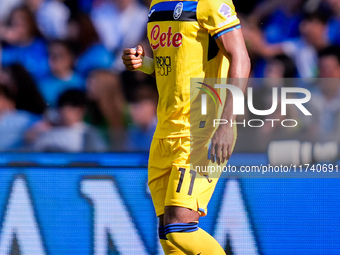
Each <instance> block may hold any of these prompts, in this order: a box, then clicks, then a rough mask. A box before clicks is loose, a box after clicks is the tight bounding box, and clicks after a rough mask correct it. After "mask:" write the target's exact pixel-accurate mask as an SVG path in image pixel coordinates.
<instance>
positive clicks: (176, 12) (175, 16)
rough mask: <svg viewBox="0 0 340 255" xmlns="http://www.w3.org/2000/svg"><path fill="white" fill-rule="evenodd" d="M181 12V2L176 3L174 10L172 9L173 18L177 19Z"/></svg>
mask: <svg viewBox="0 0 340 255" xmlns="http://www.w3.org/2000/svg"><path fill="white" fill-rule="evenodd" d="M182 12H183V3H182V2H180V3H178V4H177V5H176V7H175V10H174V19H179V17H181V15H182Z"/></svg>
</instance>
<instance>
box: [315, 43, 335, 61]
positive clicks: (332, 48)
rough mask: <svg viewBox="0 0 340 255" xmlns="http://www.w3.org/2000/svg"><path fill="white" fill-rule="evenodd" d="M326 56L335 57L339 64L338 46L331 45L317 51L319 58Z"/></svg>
mask: <svg viewBox="0 0 340 255" xmlns="http://www.w3.org/2000/svg"><path fill="white" fill-rule="evenodd" d="M328 56H332V57H336V59H337V61H338V63H339V64H340V47H339V46H335V45H332V46H329V47H327V48H325V49H323V50H321V51H319V59H320V58H322V57H328Z"/></svg>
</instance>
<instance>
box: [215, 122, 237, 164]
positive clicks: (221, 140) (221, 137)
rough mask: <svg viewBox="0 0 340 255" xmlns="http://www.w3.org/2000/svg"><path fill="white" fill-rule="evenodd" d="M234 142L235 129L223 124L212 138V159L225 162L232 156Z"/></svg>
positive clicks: (219, 162) (218, 162)
mask: <svg viewBox="0 0 340 255" xmlns="http://www.w3.org/2000/svg"><path fill="white" fill-rule="evenodd" d="M233 144H234V130H233V128H232V127H230V126H229V125H221V126H219V127H218V129H217V130H216V132H215V134H214V135H213V137H212V139H211V152H210V153H211V155H210V158H211V161H212V162H213V163H215V160H216V162H217V164H218V165H220V164H221V163H222V164H223V163H224V162H225V161H226V160H228V159H229V158H230V157H231V154H232V152H233Z"/></svg>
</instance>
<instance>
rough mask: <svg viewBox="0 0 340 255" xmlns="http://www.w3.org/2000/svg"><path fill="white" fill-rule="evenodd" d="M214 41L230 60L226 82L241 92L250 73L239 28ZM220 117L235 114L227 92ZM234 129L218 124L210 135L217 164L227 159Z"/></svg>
mask: <svg viewBox="0 0 340 255" xmlns="http://www.w3.org/2000/svg"><path fill="white" fill-rule="evenodd" d="M215 40H216V43H217V45H218V47H219V49H220V50H221V52H222V53H223V55H224V56H226V57H227V58H228V59H229V61H230V67H229V75H228V77H229V78H228V83H229V84H232V85H235V86H237V87H239V88H240V89H241V90H242V91H243V93H244V91H245V89H246V87H247V78H248V77H249V73H250V59H249V55H248V51H247V48H246V45H245V42H244V38H243V34H242V30H241V28H238V29H237V28H235V29H233V30H232V31H230V32H227V33H224V34H222V35H220V36H219V37H217V38H216V39H215ZM221 119H226V120H228V121H234V120H235V119H236V115H234V114H233V97H232V94H231V93H228V94H227V99H226V103H225V107H224V109H223V113H222V116H221ZM234 139H235V137H234V131H233V127H232V126H230V125H220V126H219V127H218V129H217V130H216V132H215V134H214V135H213V137H212V141H211V148H212V149H211V158H212V160H213V161H214V159H215V158H216V161H217V163H218V164H220V163H224V162H225V160H228V159H229V158H230V156H231V154H232V151H233V144H234Z"/></svg>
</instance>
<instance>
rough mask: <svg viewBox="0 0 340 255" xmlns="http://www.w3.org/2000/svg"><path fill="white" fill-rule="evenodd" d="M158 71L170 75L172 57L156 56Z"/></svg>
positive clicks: (163, 74)
mask: <svg viewBox="0 0 340 255" xmlns="http://www.w3.org/2000/svg"><path fill="white" fill-rule="evenodd" d="M156 72H157V75H160V76H168V75H169V73H170V72H171V57H170V56H157V57H156Z"/></svg>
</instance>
